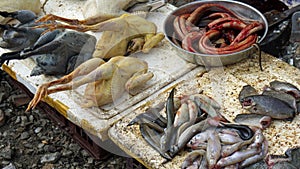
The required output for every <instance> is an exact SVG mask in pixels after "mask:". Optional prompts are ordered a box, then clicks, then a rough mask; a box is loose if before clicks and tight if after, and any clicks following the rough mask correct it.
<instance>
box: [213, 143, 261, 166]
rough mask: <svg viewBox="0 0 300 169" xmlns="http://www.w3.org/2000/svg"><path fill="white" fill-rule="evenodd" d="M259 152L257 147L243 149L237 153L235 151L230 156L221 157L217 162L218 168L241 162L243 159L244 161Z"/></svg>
mask: <svg viewBox="0 0 300 169" xmlns="http://www.w3.org/2000/svg"><path fill="white" fill-rule="evenodd" d="M258 153H259V152H258V151H257V149H255V148H252V149H246V150H242V151H236V152H235V153H233V154H232V155H230V156H227V157H224V158H221V159H220V160H219V161H218V162H217V166H216V167H217V168H222V167H226V166H229V165H232V164H236V163H239V162H241V161H244V160H245V159H247V158H249V157H252V156H254V155H256V154H258Z"/></svg>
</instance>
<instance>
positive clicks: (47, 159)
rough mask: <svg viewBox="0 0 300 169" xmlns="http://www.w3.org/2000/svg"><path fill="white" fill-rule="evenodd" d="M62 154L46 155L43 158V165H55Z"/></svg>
mask: <svg viewBox="0 0 300 169" xmlns="http://www.w3.org/2000/svg"><path fill="white" fill-rule="evenodd" d="M60 156H61V155H60V153H58V152H56V153H50V154H45V155H44V156H43V157H42V158H41V163H55V162H56V161H57V160H58V159H59V158H60Z"/></svg>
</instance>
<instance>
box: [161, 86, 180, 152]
mask: <svg viewBox="0 0 300 169" xmlns="http://www.w3.org/2000/svg"><path fill="white" fill-rule="evenodd" d="M174 92H175V88H173V89H172V90H171V92H170V94H169V97H168V99H167V102H166V114H167V128H166V129H165V132H164V134H163V136H162V137H161V139H160V150H161V151H162V152H165V153H166V152H167V151H169V150H170V149H171V146H172V145H174V144H175V142H176V136H177V135H176V134H174V133H176V131H177V129H178V127H174V125H173V123H174V114H175V113H174V112H175V107H174Z"/></svg>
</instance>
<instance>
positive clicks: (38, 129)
mask: <svg viewBox="0 0 300 169" xmlns="http://www.w3.org/2000/svg"><path fill="white" fill-rule="evenodd" d="M42 129H43V128H42V127H37V128H35V129H34V133H36V134H37V133H39V132H41V130H42Z"/></svg>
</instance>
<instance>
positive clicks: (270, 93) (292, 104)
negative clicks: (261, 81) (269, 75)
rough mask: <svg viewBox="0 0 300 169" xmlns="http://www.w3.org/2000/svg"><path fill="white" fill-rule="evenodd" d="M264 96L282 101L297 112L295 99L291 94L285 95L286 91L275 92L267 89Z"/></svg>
mask: <svg viewBox="0 0 300 169" xmlns="http://www.w3.org/2000/svg"><path fill="white" fill-rule="evenodd" d="M262 94H263V95H268V96H272V97H275V98H277V99H280V100H282V101H284V102H286V103H287V104H288V105H289V106H290V107H291V108H293V109H295V110H297V107H296V99H295V97H293V96H291V95H290V94H287V93H285V92H284V91H277V90H273V89H271V88H266V89H265V90H264V91H263V93H262Z"/></svg>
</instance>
